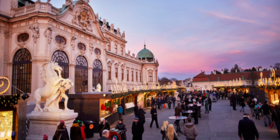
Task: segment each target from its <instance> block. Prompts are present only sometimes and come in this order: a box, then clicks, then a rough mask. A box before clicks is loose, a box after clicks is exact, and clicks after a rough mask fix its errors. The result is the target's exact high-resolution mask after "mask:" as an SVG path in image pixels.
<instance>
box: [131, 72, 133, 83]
mask: <svg viewBox="0 0 280 140" xmlns="http://www.w3.org/2000/svg"><path fill="white" fill-rule="evenodd" d="M133 80H134V79H133V71H131V81H132V82H133Z"/></svg>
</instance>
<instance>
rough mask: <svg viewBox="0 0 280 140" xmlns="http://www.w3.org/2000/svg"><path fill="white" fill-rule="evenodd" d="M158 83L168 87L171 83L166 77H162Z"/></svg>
mask: <svg viewBox="0 0 280 140" xmlns="http://www.w3.org/2000/svg"><path fill="white" fill-rule="evenodd" d="M158 81H159V83H160V84H161V85H164V84H166V85H167V83H168V82H170V80H169V79H168V78H166V77H162V78H160V79H159V80H158Z"/></svg>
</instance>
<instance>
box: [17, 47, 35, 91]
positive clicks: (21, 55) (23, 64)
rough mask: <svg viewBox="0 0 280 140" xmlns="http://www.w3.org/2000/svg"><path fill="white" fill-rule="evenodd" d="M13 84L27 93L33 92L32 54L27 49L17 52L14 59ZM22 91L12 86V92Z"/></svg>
mask: <svg viewBox="0 0 280 140" xmlns="http://www.w3.org/2000/svg"><path fill="white" fill-rule="evenodd" d="M12 73H13V76H12V85H13V86H15V87H17V88H18V89H20V90H22V91H23V92H26V93H31V74H32V63H31V54H30V52H29V51H28V50H27V49H20V50H18V51H17V52H16V54H15V56H14V60H13V72H12ZM15 93H20V91H19V90H17V89H15V88H12V94H15Z"/></svg>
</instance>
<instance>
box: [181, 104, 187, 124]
mask: <svg viewBox="0 0 280 140" xmlns="http://www.w3.org/2000/svg"><path fill="white" fill-rule="evenodd" d="M181 108H182V111H187V106H186V103H185V102H184V103H183V104H182V105H181ZM182 116H187V113H182ZM185 122H186V121H185V119H184V123H185Z"/></svg>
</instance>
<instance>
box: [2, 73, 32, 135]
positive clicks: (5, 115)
mask: <svg viewBox="0 0 280 140" xmlns="http://www.w3.org/2000/svg"><path fill="white" fill-rule="evenodd" d="M10 86H11V85H10V81H9V79H8V78H6V77H0V140H16V139H22V138H23V137H25V136H24V134H25V133H24V132H25V126H26V125H25V122H26V119H25V113H24V111H26V109H25V110H24V109H23V108H24V106H25V107H26V101H24V100H25V99H27V98H28V97H29V95H28V94H27V93H24V92H23V91H21V90H19V89H17V88H16V87H13V86H12V87H13V89H14V91H15V93H14V94H12V95H11V94H7V91H9V89H10ZM19 104H20V105H19ZM22 114H24V115H22Z"/></svg>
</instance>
